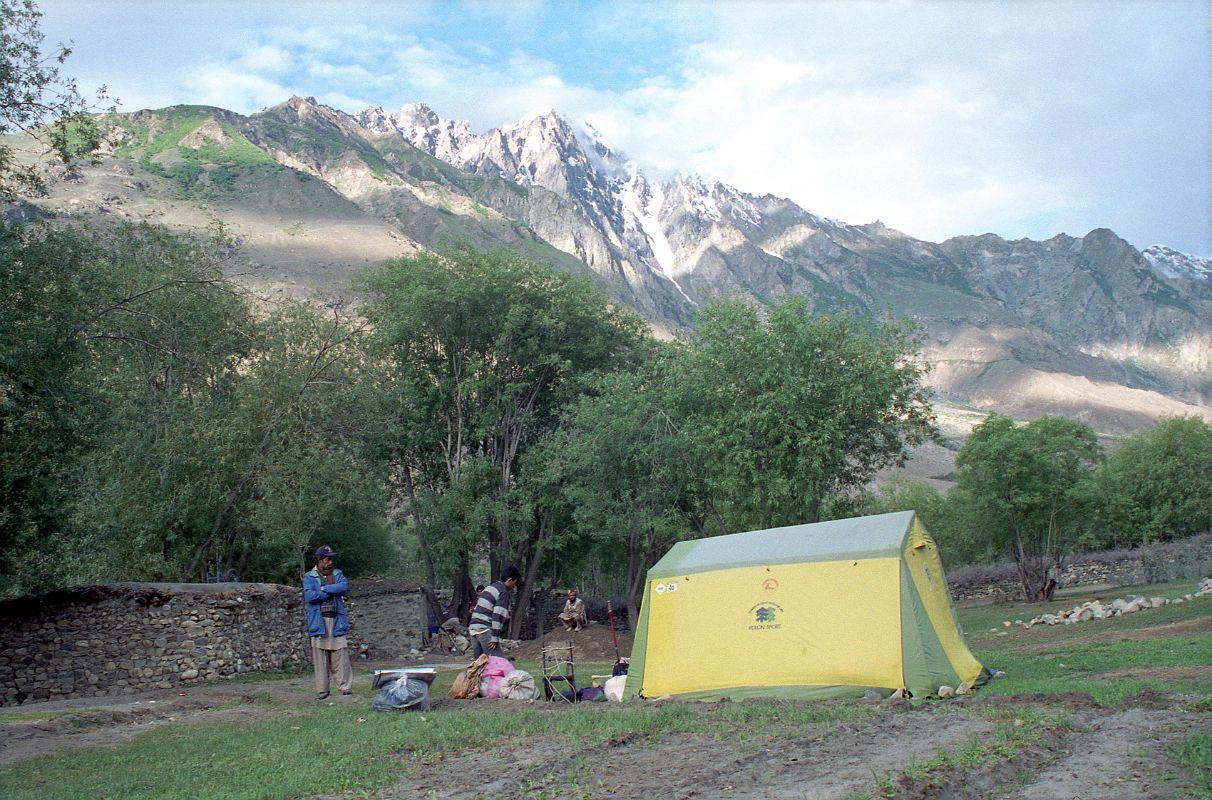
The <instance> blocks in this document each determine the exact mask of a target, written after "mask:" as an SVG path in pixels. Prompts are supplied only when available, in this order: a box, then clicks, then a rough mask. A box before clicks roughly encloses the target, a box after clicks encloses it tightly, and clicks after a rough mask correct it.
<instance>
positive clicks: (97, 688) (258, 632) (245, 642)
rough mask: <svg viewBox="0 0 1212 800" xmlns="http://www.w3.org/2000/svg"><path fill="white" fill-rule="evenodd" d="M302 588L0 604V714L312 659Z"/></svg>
mask: <svg viewBox="0 0 1212 800" xmlns="http://www.w3.org/2000/svg"><path fill="white" fill-rule="evenodd" d="M302 606H303V593H302V590H301V589H300V588H296V587H288V586H276V585H273V584H260V583H242V584H234V583H228V584H223V583H218V584H147V583H143V584H113V585H108V586H85V587H78V588H73V589H66V590H60V591H55V592H50V593H47V594H43V595H37V596H27V597H19V598H15V599H12V600H7V601H4V602H3V603H0V705H15V704H19V703H23V702H27V701H31V700H53V699H62V698H69V697H97V696H104V695H121V694H133V693H135V692H139V691H145V690H147V689H154V688H171V687H174V686H179V685H182V684H190V683H195V682H199V681H208V680H215V679H218V678H223V677H230V676H234V675H238V674H240V673H244V672H254V671H267V670H277V669H282V668H284V667H287V668H292V667H299V666H301V665H303V664H304V663H307V662H308V661H309V659H310V655H309V653H308V642H307V636H306V630H305V627H304V611H303V608H302Z"/></svg>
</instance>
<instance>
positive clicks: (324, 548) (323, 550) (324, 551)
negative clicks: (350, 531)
mask: <svg viewBox="0 0 1212 800" xmlns="http://www.w3.org/2000/svg"><path fill="white" fill-rule="evenodd" d="M336 555H337V551H336V550H333V549H332V548H331V547H329V546H328V545H326V544H323V545H320V547H319V548H317V549H316V561H319V560H320V559H321V558H333V557H335V556H336Z"/></svg>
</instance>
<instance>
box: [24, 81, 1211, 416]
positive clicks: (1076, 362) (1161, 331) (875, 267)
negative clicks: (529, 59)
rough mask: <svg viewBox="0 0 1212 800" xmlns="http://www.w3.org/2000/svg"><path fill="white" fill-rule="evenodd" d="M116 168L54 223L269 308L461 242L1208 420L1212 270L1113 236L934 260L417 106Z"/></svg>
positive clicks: (133, 129) (1059, 406)
mask: <svg viewBox="0 0 1212 800" xmlns="http://www.w3.org/2000/svg"><path fill="white" fill-rule="evenodd" d="M111 122H112V124H113V126H114V136H113V148H112V150H111V151H110V152H109V153H107V154H106V157H105V158H104V159H103V161H102V162H101V163H100V164H99V165H97V166H93V167H85V168H82V169H80V170H78V171H77V172H75V173H72V174H70V175H65V176H63V179H62V180H59V181H57V182H55V183H54V184H53V185H52V187H51V190H50V192H49V194H48V196H47V197H46V198H40V199H37V200H35V201H34V202H35V204H36V205H39V206H41V207H42V208H44V209H46V210H50V211H56V212H64V211H70V212H74V213H80V214H86V215H87V214H92V215H98V216H107V215H108V216H117V217H128V218H147V219H153V220H155V219H159V220H161V221H165V222H168V223H169V224H179V225H186V226H195V227H197V226H198V225H199V222H200V221H202V220H209V221H214V220H216V219H218V220H221V221H223V222H224V224H225V225H227V226H228V228H229V230H232V231H234V232H236V233H237V234H238V235H239V236H240V237H241V238H242V239H243V240H244V242H245V245H246V248H247V250H248V252H249V254H250V255H251V256H252V258H253V259H254V260H255V261H258V262H260V263H262V264H265V265H267V269H266V270H265V272H267V273H268V274H267V275H265V274H263V275H262V276H261V277H260V278H259V280H261V281H262V283H263V284H264V285H265V286H267V287H270V288H273V289H275V290H284V291H295V292H299V293H306V292H309V291H333V290H342V289H344V288H346V287H348V284H349V279H350V277H351V276H352V274H353V273H354V272H355V271H356V270H357V269H358V268H359V267H360V266H362V265H364V264H368V263H374V262H376V261H379V260H382V259H383V258H387V257H390V256H392V255H400V254H406V253H409V252H415V251H416V250H417V249H419V248H427V247H434V246H438V245H439V244H440V243H441V241H443V240H444V239H448V238H465V239H471V240H472V241H474V242H476V243H478V244H480V245H482V246H504V247H511V248H517V249H521V250H524V251H525V252H527V253H528V254H529V255H531V256H532V257H535V258H538V259H540V260H545V261H548V262H549V263H552V264H553V265H554V266H556V267H557V268H559V269H564V270H568V271H572V272H577V273H581V274H586V275H589V276H591V277H593V278H594V279H595V280H596V281H598V282H599V283H600V284H601V285H603V286H604V287H605V288H606V289H607V291H608V292H609V293H610V294H611V296H612V297H613V298H614V299H615V300H616V301H618V302H622V303H626V304H628V305H630V306H632V307H633V308H635V309H636V310H637V311H638V312H639V313H641V314H643V315H644V316H645V317H647V318H648V319H649V320H651V321H652V323H653V325H654V326H655V327H657V328H658V329H661V330H664V331H666V332H667V333H669V334H676V333H677V332H678V331H680V330H684V329H685V328H686V327H687V326H688V325H690V324H692V320H693V315H694V313H695V311H696V309H697V308H699V307H701V306H702V305H703V304H705V303H707V302H709V301H710V300H712V299H713V298H716V297H721V296H728V297H739V298H742V299H745V300H747V301H749V302H754V303H758V304H765V303H770V302H773V301H776V300H777V299H778V298H779V297H781V296H784V295H787V294H795V295H802V296H805V297H807V298H809V300H810V301H811V302H812V303H813V304H814V306H816V307H818V308H821V309H846V310H851V311H857V312H860V313H871V314H877V315H879V314H884V313H887V312H889V311H891V313H893V314H896V315H900V316H906V315H907V316H912V317H915V318H917V319H918V320H920V321H921V323H922V324H923V326H924V328H925V330H926V331H927V334H928V342H927V346H926V356H927V358H928V359H929V360H930V361H931V362H932V363H933V364H934V365H935V368H934V370H933V372H932V373H931V381H932V383H933V385H934V387H935V389H936V390H937V392H938V395H939V397H940V398H941V399H943V400H944V401H948V402H953V403H957V404H962V405H966V406H969V407H973V408H975V409H978V410H979V409H987V410H999V411H1002V412H1003V413H1008V414H1012V415H1014V416H1020V417H1033V416H1038V415H1039V414H1043V413H1063V414H1068V415H1071V416H1076V417H1079V418H1083V419H1087V420H1089V421H1090V422H1091V423H1092V424H1095V425H1096V427H1099V428H1100V429H1103V430H1107V431H1111V432H1116V431H1121V432H1122V431H1129V430H1133V429H1136V428H1139V427H1140V426H1142V425H1144V424H1148V422H1149V421H1151V420H1153V419H1156V418H1157V417H1159V416H1163V415H1172V414H1188V413H1191V414H1200V415H1203V416H1205V417H1208V418H1210V419H1212V413H1210V410H1209V406H1208V401H1209V398H1212V262H1209V261H1208V260H1207V259H1198V258H1193V257H1190V256H1186V255H1185V254H1181V253H1177V252H1176V251H1173V250H1170V249H1168V248H1165V247H1152V248H1149V249H1147V250H1146V251H1144V252H1143V253H1142V252H1141V251H1138V250H1136V249H1135V248H1133V247H1132V246H1131V245H1130V244H1128V243H1127V242H1125V241H1123V240H1122V239H1120V238H1119V237H1118V236H1116V235H1115V234H1114V233H1113V232H1111V231H1108V230H1101V229H1100V230H1095V231H1091V232H1090V233H1088V234H1086V235H1085V236H1082V237H1071V236H1067V235H1064V234H1060V235H1057V236H1055V237H1053V238H1051V239H1048V240H1046V241H1043V242H1036V241H1031V240H1026V239H1023V240H1018V241H1007V240H1004V239H1002V238H1000V237H997V236H995V235H992V234H984V235H979V236H962V237H956V238H953V239H950V240H947V241H945V242H941V243H931V242H925V241H922V240H918V239H915V238H913V237H911V236H907V235H905V234H903V233H901V232H899V231H895V230H892V229H889V228H887V227H885V226H883V225H882V224H880V223H878V222H877V223H871V224H866V225H851V224H846V223H843V222H840V221H837V220H833V219H830V218H828V217H824V216H821V215H818V214H815V213H812V212H809V211H807V210H805V209H802V208H800V207H799V206H797V205H796V204H795V203H793V202H791V201H789V200H786V199H783V198H778V197H774V196H772V195H765V196H760V197H759V196H755V195H750V194H747V193H744V192H740V191H738V190H736V189H735V188H733V187H729V186H727V185H724V184H721V183H708V182H706V181H703V180H702V179H699V178H697V177H693V176H689V177H687V176H677V175H675V176H672V177H667V178H657V177H653V176H650V175H648V174H646V173H645V171H644V169H643V168H642V167H640V166H638V165H636V164H634V163H632V162H630V161H629V160H628V159H627V158H626V157H625V156H623V155H622V154H619V153H616V152H615V151H613V150H612V149H611V148H610V147H609V146H608V145H607V144H606V143H605V142H604V141H603V140H602V139H601V137H600V136H598V135H597V134H596V132H594V131H593V130H592V129H588V128H585V129H577V128H574V126H573V125H572V124H571V123H569V122H568V121H567V120H565V119H563V118H562V117H560V116H558V115H557V114H555V113H551V112H549V113H546V114H541V115H538V116H535V117H532V118H528V119H525V120H522V121H520V122H518V123H516V124H513V125H509V126H503V127H501V128H496V129H493V130H490V131H487V132H485V133H483V134H476V133H474V132H473V131H472V130H471V127H470V125H469V124H468V123H466V122H460V121H453V120H446V119H443V118H442V117H440V116H439V115H438V114H437V113H435V112H434V111H433V110H431V109H429V108H428V107H426V106H424V105H420V104H413V105H409V106H405V107H404V108H402V109H401V110H400V111H399V112H396V113H388V112H386V111H384V110H383V109H369V110H366V111H363V112H360V113H358V114H354V115H350V114H345V113H344V112H341V111H338V110H335V109H332V108H328V107H326V106H324V105H322V104H320V103H317V102H316V101H314V100H312V99H310V98H298V97H295V98H291V99H290V100H288V101H287V102H285V103H282V104H280V105H278V106H274V107H273V108H269V109H266V110H265V111H262V112H260V113H258V114H254V115H251V116H242V115H238V114H234V113H232V112H228V111H224V110H222V109H213V108H207V107H201V106H181V107H174V108H170V109H162V110H159V111H143V112H138V113H135V114H124V115H115V116H114V117H112V118H111Z"/></svg>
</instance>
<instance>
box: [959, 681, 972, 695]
mask: <svg viewBox="0 0 1212 800" xmlns="http://www.w3.org/2000/svg"><path fill="white" fill-rule="evenodd" d="M955 693H956V694H972V687H971V686H969V685H968V684H966V683H961V684H960V685H959V686H956V687H955Z"/></svg>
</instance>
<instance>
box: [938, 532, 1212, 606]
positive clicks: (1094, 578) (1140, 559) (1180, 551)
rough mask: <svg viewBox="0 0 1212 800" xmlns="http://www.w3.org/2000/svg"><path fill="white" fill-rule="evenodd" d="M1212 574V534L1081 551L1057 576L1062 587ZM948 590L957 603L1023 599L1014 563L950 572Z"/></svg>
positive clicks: (1133, 582)
mask: <svg viewBox="0 0 1212 800" xmlns="http://www.w3.org/2000/svg"><path fill="white" fill-rule="evenodd" d="M1210 570H1212V533H1204V534H1200V535H1198V536H1192V537H1190V538H1187V539H1182V540H1180V541H1177V542H1159V543H1155V544H1150V545H1146V546H1143V547H1139V548H1136V549H1132V550H1115V551H1104V552H1100V553H1086V554H1083V553H1079V554H1077V555H1074V556H1070V557H1069V558H1068V559H1067V560H1066V562H1065V564H1064V567H1063V568H1062V569H1061V574H1060V576H1059V577H1058V578H1057V582H1056V583H1057V587H1058V588H1061V589H1065V588H1070V587H1075V586H1097V585H1101V584H1111V585H1118V586H1127V585H1133V584H1147V583H1158V582H1163V581H1168V580H1178V579H1192V580H1197V579H1199V578H1201V577H1203V576H1205V575H1207V574H1208V572H1209V571H1210ZM947 586H948V588H949V589H950V591H951V597H952V598H953V599H954V600H957V601H960V600H993V601H995V602H1002V601H1008V600H1018V599H1019V598H1020V597H1021V596H1022V586H1021V585H1020V584H1019V580H1018V572H1017V570H1016V568H1015V566H1014V564H1013V563H1012V562H1006V563H1002V564H996V565H990V566H980V567H961V568H960V569H957V570H953V571H948V573H947Z"/></svg>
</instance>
